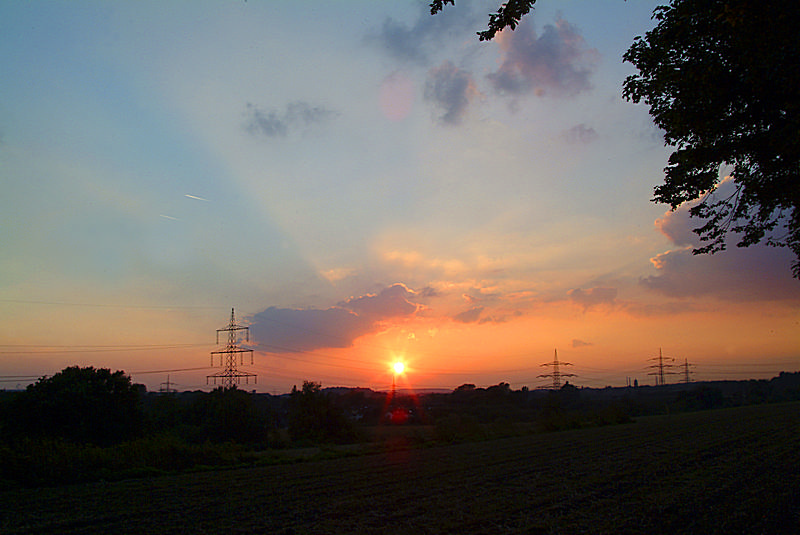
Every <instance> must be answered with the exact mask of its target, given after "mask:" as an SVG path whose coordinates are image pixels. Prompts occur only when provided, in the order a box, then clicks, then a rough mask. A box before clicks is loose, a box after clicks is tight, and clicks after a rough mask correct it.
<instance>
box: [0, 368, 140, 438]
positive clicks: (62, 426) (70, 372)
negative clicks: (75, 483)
mask: <svg viewBox="0 0 800 535" xmlns="http://www.w3.org/2000/svg"><path fill="white" fill-rule="evenodd" d="M142 390H143V389H142V388H140V387H138V386H137V385H134V384H132V383H131V379H130V377H128V376H127V375H125V373H124V372H122V371H116V372H113V373H112V372H111V371H110V370H108V369H106V368H99V369H95V368H93V367H91V366H90V367H86V368H81V367H78V366H73V367H69V368H65V369H64V370H62V371H60V372H58V373H56V374H55V375H53V376H52V377H43V378H41V379H39V380H38V381H37V382H36V383H34V384H32V385H30V386H28V388H27V389H26V390H25V391H24V392H22V393H20V394H19V395H18V396H17V397H16V398H15V399H14V401H13V407H12V411H11V422H10V425H9V426H8V427H9V432H10V433H11V434H12V435H16V436H19V435H30V436H50V437H60V438H65V439H68V440H71V441H75V442H90V443H94V444H100V445H108V444H115V443H118V442H122V441H124V440H127V439H129V438H132V437H134V436H136V435H138V434H139V433H140V432H141V429H142V413H141V408H140V405H139V400H140V396H141V392H142Z"/></svg>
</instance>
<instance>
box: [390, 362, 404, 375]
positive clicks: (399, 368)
mask: <svg viewBox="0 0 800 535" xmlns="http://www.w3.org/2000/svg"><path fill="white" fill-rule="evenodd" d="M392 369H393V370H394V373H396V374H398V375H399V374H401V373H403V371H404V370H405V369H406V365H405V364H403V363H402V362H395V363H394V364H393V365H392Z"/></svg>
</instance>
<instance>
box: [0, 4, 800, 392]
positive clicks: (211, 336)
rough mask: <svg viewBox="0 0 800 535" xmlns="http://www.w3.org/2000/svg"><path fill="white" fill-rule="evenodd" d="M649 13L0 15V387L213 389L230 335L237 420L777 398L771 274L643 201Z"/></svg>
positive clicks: (683, 217)
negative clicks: (605, 395) (402, 404)
mask: <svg viewBox="0 0 800 535" xmlns="http://www.w3.org/2000/svg"><path fill="white" fill-rule="evenodd" d="M658 3H659V2H649V1H644V0H642V1H639V0H637V1H636V2H625V1H623V0H597V1H593V2H585V1H577V0H560V1H558V2H554V1H552V0H540V1H539V2H537V4H536V7H535V10H534V11H533V12H532V13H531V14H529V15H528V16H527V17H526V18H525V19H523V23H522V24H520V25H519V26H518V28H517V29H516V30H515V31H513V32H511V31H505V32H503V33H501V34H499V35H498V37H497V38H496V39H495V40H494V41H491V42H483V43H482V42H479V41H478V39H477V36H476V32H477V31H480V30H482V29H484V28H485V25H486V21H487V20H488V16H487V14H488V13H490V12H493V11H494V10H496V8H497V5H498V2H497V1H483V0H473V1H461V0H459V1H458V2H456V6H455V7H453V6H447V7H446V8H445V9H444V10H443V12H441V13H439V14H437V15H436V16H431V15H430V14H429V10H428V8H427V2H415V1H410V0H409V1H405V0H403V1H397V0H392V1H381V0H379V1H375V0H341V1H336V2H320V1H315V0H300V1H296V2H259V1H254V0H250V1H244V0H240V1H204V2H195V1H191V2H190V1H178V0H174V1H169V2H155V1H145V2H105V1H97V2H90V1H82V0H78V1H74V2H43V1H31V2H3V3H0V50H2V51H3V53H2V54H0V185H2V194H0V381H2V382H0V388H17V387H18V386H19V387H24V386H25V385H26V384H29V383H30V382H32V381H34V380H36V378H38V377H41V376H44V375H52V374H54V373H56V372H58V371H59V370H61V369H63V368H65V367H67V366H72V365H80V366H95V367H102V368H111V369H113V370H117V369H120V370H124V371H125V372H126V373H128V374H130V375H131V378H132V379H133V381H134V382H136V383H142V384H145V385H146V386H147V388H148V389H150V390H158V389H159V388H161V387H163V386H164V383H165V382H166V381H170V384H171V386H172V387H174V388H178V389H179V390H194V389H203V390H207V389H211V388H213V387H214V384H213V382H212V383H211V384H208V379H207V376H209V375H211V374H214V373H217V372H219V371H221V369H220V368H219V364H220V362H219V359H218V358H217V359H216V360H214V359H212V358H211V357H212V353H211V352H212V351H217V350H219V349H220V346H219V345H217V342H216V330H217V329H222V328H224V327H226V325H228V323H229V321H230V317H231V309H234V310H235V318H236V321H237V324H240V325H242V326H248V327H249V333H250V340H249V341H247V340H241V341H237V343H239V344H240V347H242V348H250V349H253V361H252V364H251V363H250V360H249V358H248V359H246V360H245V361H244V362H242V363H240V366H239V369H240V370H241V371H247V372H248V373H253V374H257V382H256V383H255V384H253V383H252V381H250V382H249V384H248V385H242V388H247V389H254V390H256V391H259V392H270V393H283V392H288V391H289V390H291V388H292V386H293V385H301V384H302V382H303V381H304V380H309V381H316V382H319V383H321V384H322V385H323V387H327V386H351V387H369V388H373V389H377V390H386V389H388V388H389V387H390V385H391V384H392V381H393V380H396V381H397V384H398V387H404V388H406V387H407V388H414V389H428V388H447V389H451V388H455V387H457V386H459V385H461V384H465V383H472V384H476V385H477V386H479V387H483V386H490V385H493V384H497V383H499V382H508V383H510V385H511V387H512V388H514V389H518V388H521V387H523V386H527V387H529V388H539V387H543V386H547V385H548V384H552V378H551V377H540V376H541V375H545V376H546V375H549V374H552V372H553V366H552V365H548V364H552V363H553V362H554V359H555V358H556V357H557V358H558V360H559V361H560V362H562V363H569V365H566V364H564V365H562V366H561V367H560V371H561V372H562V373H573V374H574V377H570V378H569V379H570V381H571V382H572V383H573V384H576V385H578V386H586V387H604V386H607V385H611V386H624V385H625V384H626V383H627V381H628V380H631V381H633V380H637V381H638V382H639V383H640V384H654V379H655V375H652V374H653V373H654V372H655V371H656V368H653V367H652V366H654V365H656V364H657V361H655V360H652V359H654V358H657V357H658V355H659V352H660V351H661V352H662V354H663V356H664V357H665V358H667V359H668V360H666V361H665V362H666V363H668V364H675V365H676V366H674V367H669V368H667V371H668V372H676V373H675V374H669V375H668V376H667V382H678V381H680V380H681V379H683V378H684V375H683V372H684V371H685V369H686V368H687V364H688V369H689V370H690V371H691V375H690V378H691V379H692V380H717V379H750V378H770V377H773V376H775V375H777V374H778V373H779V372H780V371H798V370H800V283H798V282H797V280H794V279H792V278H791V272H790V264H791V261H792V256H791V254H790V253H789V252H788V251H787V250H785V249H776V248H769V247H765V246H757V247H750V248H746V249H739V248H737V247H735V246H734V245H733V244H734V243H735V240H732V241H731V247H729V248H728V250H726V251H725V252H723V253H719V254H716V255H713V256H696V255H692V254H691V250H692V248H693V246H696V245H697V244H698V241H697V237H696V235H695V234H693V233H692V232H691V229H692V228H694V227H695V226H698V225H697V222H696V221H695V220H691V221H690V220H689V218H688V208H689V205H686V206H681V207H679V208H678V209H677V210H675V211H670V209H669V207H668V206H666V205H659V204H655V203H653V202H652V201H651V199H652V197H653V188H654V187H655V186H657V185H658V184H660V183H661V182H662V180H663V176H664V174H663V168H664V167H665V165H666V162H667V158H668V156H669V154H670V153H671V149H670V147H665V146H664V143H663V137H662V134H661V132H660V131H659V130H658V129H657V128H656V127H655V126H653V124H652V122H651V120H650V118H649V115H648V113H647V107H646V106H645V105H634V104H632V103H629V102H626V101H625V100H624V99H623V98H622V96H621V95H622V83H623V81H624V79H625V78H626V76H629V75H631V74H633V73H634V72H635V71H634V68H633V67H632V66H631V65H630V64H626V63H623V61H622V55H623V54H624V52H625V51H626V50H627V48H628V47H629V46H630V44H631V43H632V42H633V40H634V38H635V37H636V36H637V35H643V34H644V33H645V32H646V31H647V30H649V29H650V28H652V27H653V25H654V21H653V20H651V14H652V10H653V8H654V7H655V6H656V5H658ZM724 176H725V173H724V169H723V170H721V178H722V179H723V183H722V185H721V186H720V190H721V194H724V191H725V190H726V188H727V189H730V183H729V182H727V181H725V179H724ZM222 342H223V343H224V338H223V341H222ZM556 351H557V354H556ZM669 359H674V360H669ZM397 360H400V361H403V362H404V363H405V365H406V369H405V371H404V373H403V374H401V376H399V377H394V376H393V372H392V368H391V364H392V363H393V362H394V361H397ZM677 365H682V366H680V367H679V366H677Z"/></svg>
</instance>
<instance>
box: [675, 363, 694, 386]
mask: <svg viewBox="0 0 800 535" xmlns="http://www.w3.org/2000/svg"><path fill="white" fill-rule="evenodd" d="M679 366H680V367H681V368H683V371H682V372H681V375H683V379H682V382H684V383H691V382H692V376H691V375H692V370H690V369H689V367H690V366H694V364H691V363H690V362H689V359H683V364H679Z"/></svg>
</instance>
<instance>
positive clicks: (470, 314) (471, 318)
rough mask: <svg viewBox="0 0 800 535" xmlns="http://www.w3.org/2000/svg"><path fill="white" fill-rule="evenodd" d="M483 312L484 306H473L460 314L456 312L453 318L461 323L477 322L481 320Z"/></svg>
mask: <svg viewBox="0 0 800 535" xmlns="http://www.w3.org/2000/svg"><path fill="white" fill-rule="evenodd" d="M481 312H483V307H472V308H470V309H469V310H465V311H464V312H461V313H460V314H456V315H455V316H453V319H454V320H455V321H457V322H459V323H475V322H476V321H478V320H480V318H481Z"/></svg>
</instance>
